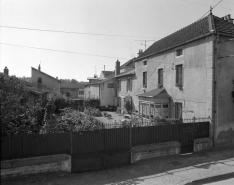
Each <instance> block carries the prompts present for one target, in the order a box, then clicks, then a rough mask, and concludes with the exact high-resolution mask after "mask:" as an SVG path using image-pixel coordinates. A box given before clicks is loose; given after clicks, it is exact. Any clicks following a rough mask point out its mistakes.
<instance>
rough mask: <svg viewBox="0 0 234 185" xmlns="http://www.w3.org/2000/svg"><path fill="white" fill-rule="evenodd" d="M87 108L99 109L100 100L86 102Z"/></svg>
mask: <svg viewBox="0 0 234 185" xmlns="http://www.w3.org/2000/svg"><path fill="white" fill-rule="evenodd" d="M84 104H85V107H93V108H98V107H99V106H100V100H97V99H90V100H85V101H84Z"/></svg>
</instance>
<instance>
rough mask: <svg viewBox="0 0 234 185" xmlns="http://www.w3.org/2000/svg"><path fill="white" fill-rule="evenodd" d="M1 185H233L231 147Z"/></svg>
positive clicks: (233, 152)
mask: <svg viewBox="0 0 234 185" xmlns="http://www.w3.org/2000/svg"><path fill="white" fill-rule="evenodd" d="M1 184H3V185H8V184H9V185H10V184H11V185H16V184H19V185H27V184H46V185H62V184H64V185H70V184H71V185H78V184H79V185H82V184H84V185H86V184H87V185H89V184H90V185H94V184H96V185H101V184H112V185H114V184H118V185H131V184H134V185H136V184H140V185H141V184H142V185H144V184H145V185H146V184H147V185H148V184H149V185H153V184H155V185H164V184H165V185H174V184H176V185H177V184H178V185H182V184H187V185H198V184H199V185H200V184H207V185H211V184H212V185H229V184H230V185H234V147H229V148H227V149H222V150H220V149H219V150H218V149H216V150H212V151H207V152H200V153H196V154H191V155H178V156H166V157H161V158H154V159H150V160H145V161H141V162H139V163H136V164H133V165H128V166H123V167H116V168H112V169H107V170H99V171H92V172H83V173H64V172H57V173H44V174H34V175H28V176H22V177H11V178H6V179H2V182H1Z"/></svg>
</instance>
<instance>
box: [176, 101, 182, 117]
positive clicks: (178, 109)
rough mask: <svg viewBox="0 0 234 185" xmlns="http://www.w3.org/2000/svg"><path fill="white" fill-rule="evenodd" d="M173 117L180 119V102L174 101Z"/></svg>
mask: <svg viewBox="0 0 234 185" xmlns="http://www.w3.org/2000/svg"><path fill="white" fill-rule="evenodd" d="M175 118H176V119H180V118H182V103H178V102H176V103H175Z"/></svg>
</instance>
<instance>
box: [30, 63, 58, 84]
mask: <svg viewBox="0 0 234 185" xmlns="http://www.w3.org/2000/svg"><path fill="white" fill-rule="evenodd" d="M32 69H33V70H35V71H38V72H40V73H42V74H44V75H46V76H48V77H50V78H53V79H55V80H57V81H58V82H60V83H61V81H60V80H58V79H57V78H55V77H53V76H50V75H48V74H46V73H44V72H42V71H39V70H37V69H35V68H34V67H32Z"/></svg>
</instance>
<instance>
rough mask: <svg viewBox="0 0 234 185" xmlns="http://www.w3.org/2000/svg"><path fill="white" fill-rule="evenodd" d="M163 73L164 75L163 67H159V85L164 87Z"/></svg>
mask: <svg viewBox="0 0 234 185" xmlns="http://www.w3.org/2000/svg"><path fill="white" fill-rule="evenodd" d="M163 75H164V72H163V68H159V69H158V85H160V86H162V87H163Z"/></svg>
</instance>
